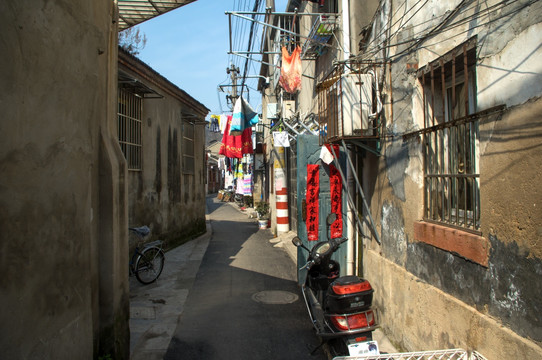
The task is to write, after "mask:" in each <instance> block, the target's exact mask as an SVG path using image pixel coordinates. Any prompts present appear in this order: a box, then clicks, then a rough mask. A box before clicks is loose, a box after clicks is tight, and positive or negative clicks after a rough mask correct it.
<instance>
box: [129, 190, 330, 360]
mask: <svg viewBox="0 0 542 360" xmlns="http://www.w3.org/2000/svg"><path fill="white" fill-rule="evenodd" d="M207 211H208V219H209V220H210V221H209V222H210V228H211V234H210V237H208V240H206V239H201V240H198V241H199V243H197V242H196V240H194V241H193V242H191V243H189V244H185V245H186V246H185V245H183V246H181V247H180V248H178V249H174V250H172V251H170V252H168V253H166V264H165V268H164V274H163V275H162V276H161V277H160V279H158V281H157V283H156V284H151V285H149V286H146V287H145V286H141V285H140V284H138V283H137V281H135V279H133V281H132V282H131V307H132V317H133V318H132V319H131V337H132V338H133V340H135V343H134V344H133V346H132V356H131V358H132V359H134V360H137V359H155V358H156V359H162V355H163V354H162V352H164V351H165V349H164V348H163V347H164V345H165V344H167V342H168V339H169V338H170V337H171V342H170V343H169V347H168V348H167V353H165V356H164V357H163V358H164V359H231V358H233V359H314V360H318V359H326V356H325V354H324V351H323V350H322V349H319V350H317V351H316V353H315V354H314V355H311V354H310V352H311V350H312V349H314V348H316V347H317V346H318V345H319V339H318V338H317V337H316V336H315V333H314V331H313V329H312V326H311V324H310V321H309V319H308V315H307V313H306V309H305V305H304V303H303V299H302V298H301V293H300V291H299V287H298V286H297V281H296V271H295V263H294V261H293V259H292V257H291V256H290V255H289V254H288V252H287V251H286V250H285V249H284V248H283V246H284V244H281V243H280V242H281V241H282V240H281V239H279V238H274V237H273V235H272V233H271V232H270V231H269V230H258V224H257V222H256V221H255V220H254V219H250V218H248V216H247V214H245V213H242V212H240V211H239V209H238V207H237V205H235V204H234V203H224V202H220V201H219V200H217V199H216V198H215V197H214V196H210V197H207ZM208 230H209V228H208ZM208 235H209V232H208ZM207 241H208V242H207ZM285 241H286V240H284V242H285ZM207 243H208V247H207V249H206V251H205V246H206V244H207ZM183 247H184V250H183V249H181V248H183ZM183 252H184V253H183ZM198 258H199V259H201V263H200V262H199V260H198ZM198 266H199V271H198V270H197V269H198ZM178 269H181V271H179V270H178ZM183 272H185V273H183ZM196 272H197V275H196ZM191 278H192V279H191ZM170 302H176V303H175V304H170ZM183 304H184V305H183ZM175 311H177V312H182V314H181V316H180V318H178V325H177V327H176V328H175V329H174V330H173V328H174V324H175V323H176V321H177V316H176V314H175ZM149 313H151V315H150V316H149ZM145 314H147V315H148V316H145ZM162 316H163V318H161V317H162ZM145 317H147V319H144V318H145ZM136 318H137V319H136ZM149 324H150V325H149ZM145 329H146V330H145ZM143 330H145V331H146V333H138V332H141V331H143ZM138 340H139V341H138ZM160 347H162V349H160Z"/></svg>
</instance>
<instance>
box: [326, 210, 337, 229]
mask: <svg viewBox="0 0 542 360" xmlns="http://www.w3.org/2000/svg"><path fill="white" fill-rule="evenodd" d="M335 220H337V214H335V213H331V214H329V215H328V216H327V218H326V223H327V226H331V224H333V223H334V222H335Z"/></svg>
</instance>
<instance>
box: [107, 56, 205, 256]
mask: <svg viewBox="0 0 542 360" xmlns="http://www.w3.org/2000/svg"><path fill="white" fill-rule="evenodd" d="M208 112H209V110H208V109H207V108H206V107H205V106H204V105H202V104H201V103H199V102H198V101H197V100H195V99H194V98H192V97H191V96H190V95H189V94H187V93H186V92H184V91H183V90H181V89H180V88H178V87H177V86H175V85H174V84H172V83H171V82H169V81H168V80H167V79H165V78H164V77H162V76H161V75H160V74H158V73H157V72H155V71H154V70H153V69H151V68H150V67H149V66H147V65H146V64H145V63H143V62H142V61H140V60H139V59H137V58H136V57H134V56H132V55H130V54H128V53H127V52H125V51H123V50H122V49H119V96H118V124H117V128H118V137H119V144H120V146H121V149H122V151H123V154H124V155H125V157H126V159H127V164H128V203H129V206H128V209H129V210H128V221H129V223H130V225H131V226H141V225H147V226H149V227H150V228H151V230H152V233H153V236H154V237H157V238H160V239H163V240H166V242H167V243H168V246H172V245H174V244H175V243H178V242H180V241H183V239H185V238H187V237H189V236H190V235H191V234H197V233H200V232H202V231H205V181H206V176H207V174H206V169H205V156H206V154H205V126H206V124H207V123H206V122H205V116H206V115H207V113H208ZM131 245H135V244H131Z"/></svg>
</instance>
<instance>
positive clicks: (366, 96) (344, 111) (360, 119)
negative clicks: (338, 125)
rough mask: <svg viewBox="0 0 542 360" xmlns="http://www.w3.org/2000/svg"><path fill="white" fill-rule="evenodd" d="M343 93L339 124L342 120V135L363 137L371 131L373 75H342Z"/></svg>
mask: <svg viewBox="0 0 542 360" xmlns="http://www.w3.org/2000/svg"><path fill="white" fill-rule="evenodd" d="M341 91H342V92H341V106H340V111H341V114H339V122H340V120H341V119H342V135H343V136H359V135H363V133H364V132H367V130H368V129H369V114H371V112H372V109H373V77H372V75H370V74H345V75H342V76H341Z"/></svg>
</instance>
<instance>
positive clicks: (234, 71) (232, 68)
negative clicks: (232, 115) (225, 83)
mask: <svg viewBox="0 0 542 360" xmlns="http://www.w3.org/2000/svg"><path fill="white" fill-rule="evenodd" d="M226 73H227V74H229V75H230V77H231V84H232V91H231V95H228V96H226V98H228V100H230V101H231V107H232V110H233V107H234V106H235V100H237V97H238V95H237V75H239V68H236V67H235V65H233V63H232V64H231V65H230V67H229V68H226Z"/></svg>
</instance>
